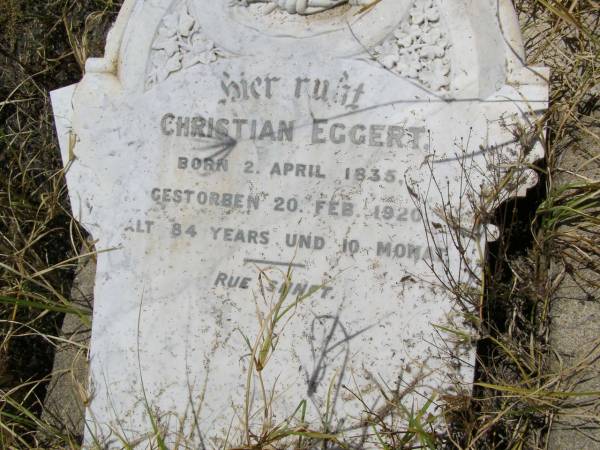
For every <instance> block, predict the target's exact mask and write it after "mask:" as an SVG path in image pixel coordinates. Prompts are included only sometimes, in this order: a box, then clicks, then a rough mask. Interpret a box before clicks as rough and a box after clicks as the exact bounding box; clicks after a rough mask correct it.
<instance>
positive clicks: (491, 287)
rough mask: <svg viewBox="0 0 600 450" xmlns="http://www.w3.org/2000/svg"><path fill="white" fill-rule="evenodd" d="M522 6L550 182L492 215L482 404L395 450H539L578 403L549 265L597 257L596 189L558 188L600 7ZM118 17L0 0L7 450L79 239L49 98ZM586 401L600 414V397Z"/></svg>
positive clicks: (1, 440) (81, 5)
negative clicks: (540, 93) (555, 335)
mask: <svg viewBox="0 0 600 450" xmlns="http://www.w3.org/2000/svg"><path fill="white" fill-rule="evenodd" d="M515 4H516V6H517V10H518V12H519V15H520V19H521V22H522V26H523V29H524V33H525V35H526V37H527V50H528V59H529V62H530V63H532V64H540V65H546V66H548V67H550V68H551V70H552V79H551V96H552V104H551V108H550V110H549V112H548V114H547V117H546V119H547V124H548V130H549V143H548V146H547V151H546V158H545V160H544V161H541V162H540V163H539V167H537V169H538V171H539V172H540V174H541V175H542V180H543V183H541V185H540V186H539V187H538V188H536V189H535V190H533V191H531V192H530V193H529V195H528V197H527V198H525V199H517V200H514V201H512V202H510V203H509V204H505V205H503V207H501V208H500V209H499V211H498V212H497V214H496V220H497V222H498V224H500V225H501V227H502V229H503V234H502V239H501V240H499V241H498V242H497V243H496V244H494V245H492V246H491V247H490V255H491V256H490V265H489V267H490V269H489V273H488V277H487V288H488V295H487V299H486V301H487V303H486V307H485V316H484V318H485V321H484V323H483V324H482V330H481V332H482V336H483V339H482V340H481V342H480V344H479V355H480V361H479V367H478V375H477V377H478V379H477V381H478V387H477V388H476V391H475V396H474V397H473V398H448V399H445V400H446V417H447V419H448V420H450V422H451V423H452V424H453V427H452V432H451V435H450V436H447V437H446V438H439V437H436V436H434V435H430V434H429V433H426V432H424V434H422V435H421V441H419V436H418V434H416V435H415V436H413V437H414V438H415V439H409V440H407V441H405V440H403V439H399V440H398V441H395V444H394V445H396V446H398V445H401V447H399V448H415V447H414V446H415V445H427V446H428V447H430V448H432V446H437V447H438V448H441V447H443V446H445V447H448V448H470V449H507V448H516V449H519V448H524V449H543V448H546V444H547V430H548V426H549V424H550V422H551V420H552V417H553V416H554V415H555V414H556V413H557V412H560V411H561V409H562V408H564V407H566V406H567V403H568V402H567V400H569V399H571V398H572V397H571V396H570V395H569V386H568V384H565V383H564V373H562V374H557V373H552V370H550V368H549V367H550V366H549V358H550V356H551V354H552V349H551V347H550V344H549V340H548V336H549V309H550V306H551V299H552V294H553V290H554V289H555V287H556V283H555V281H556V280H554V279H551V278H550V277H549V276H548V270H549V267H548V266H549V259H548V255H551V254H552V255H557V254H558V255H561V254H570V255H575V256H576V257H577V258H580V259H582V260H584V261H594V258H598V256H599V255H598V253H599V250H598V249H599V248H600V241H599V239H598V234H597V229H598V228H597V226H598V219H597V213H596V212H597V210H598V208H599V195H600V194H599V184H598V180H597V179H596V180H594V179H590V178H589V177H588V178H585V177H578V176H577V174H569V175H570V176H571V175H573V176H574V178H571V180H572V184H571V185H569V186H568V187H567V188H561V187H559V184H558V183H557V178H558V179H559V180H564V176H565V172H564V170H561V167H560V161H561V155H562V154H563V153H564V152H565V151H569V149H570V148H572V147H573V146H574V145H575V144H576V143H577V142H579V141H581V140H582V139H586V140H587V141H586V142H588V143H589V144H587V145H588V146H589V148H590V149H594V148H595V151H591V154H590V158H591V159H593V158H596V159H597V158H598V157H599V156H598V151H597V149H598V148H600V138H599V134H598V128H597V127H596V128H593V114H594V111H597V109H598V100H599V95H600V92H599V88H598V86H599V82H600V72H599V71H598V65H599V63H600V61H599V54H600V46H599V42H598V41H599V35H600V33H599V29H598V27H599V26H600V24H599V21H600V15H599V13H598V11H599V9H600V5H599V4H598V2H594V1H591V0H579V1H577V0H515ZM118 7H119V2H117V1H114V2H113V1H111V0H82V1H77V0H49V1H46V2H37V1H34V0H0V124H1V125H0V127H1V128H0V186H1V187H0V320H1V322H0V330H1V332H2V341H1V344H0V389H1V391H0V392H1V396H2V397H1V398H0V447H1V448H31V447H34V446H35V445H36V441H35V430H36V429H37V428H39V427H43V426H44V424H42V423H40V421H39V419H38V417H39V412H40V407H41V400H42V399H43V397H44V394H45V386H46V384H45V382H44V381H45V380H46V379H47V377H48V375H49V371H50V370H51V367H52V358H53V350H54V347H55V345H56V336H57V335H58V330H59V328H60V325H61V321H62V317H63V315H64V313H65V312H66V311H69V310H70V308H72V306H71V303H70V298H69V289H70V286H71V283H72V277H73V272H74V267H75V266H76V263H77V255H78V251H79V249H80V248H81V245H82V243H83V241H84V239H83V236H82V232H81V230H79V228H78V227H77V224H76V223H74V221H73V220H72V218H71V215H70V212H69V211H70V208H69V204H68V199H67V196H66V188H65V184H64V180H63V176H62V173H61V171H60V168H61V164H60V161H59V151H58V149H57V144H56V137H55V133H54V128H53V123H52V116H51V111H50V107H49V100H48V92H49V91H50V90H52V89H55V88H58V87H61V86H64V85H67V84H69V83H72V82H76V81H78V79H79V78H80V77H81V70H82V66H83V61H84V60H85V58H86V57H87V56H89V55H92V54H96V55H97V54H100V53H101V51H100V48H101V47H100V45H101V44H100V43H101V42H102V40H103V35H104V32H105V30H106V26H107V24H108V23H109V22H110V21H111V20H112V19H113V18H114V15H115V13H116V12H117V10H118ZM595 230H596V231H595ZM582 236H583V237H582ZM595 261H597V259H596V260H595ZM596 264H597V263H596ZM591 268H592V271H593V272H594V273H598V272H600V270H599V269H598V266H597V265H596V266H594V265H592V266H591ZM597 279H598V278H596V280H597ZM591 282H592V283H593V282H594V281H593V277H591ZM589 363H590V362H589V361H587V362H586V361H582V362H580V364H583V365H585V364H589ZM567 369H568V370H572V371H578V370H580V369H581V367H574V368H567ZM588 401H590V402H595V403H596V404H600V399H599V398H598V396H596V397H593V396H592V398H590V399H588ZM376 419H377V417H376V415H374V419H373V420H375V421H376ZM384 431H385V432H386V433H387V434H388V435H393V430H384ZM448 437H449V438H451V439H448ZM57 439H58V440H59V441H60V439H61V437H60V435H59V434H58V433H57ZM427 439H435V442H430V441H427ZM423 440H425V441H427V442H425V444H423ZM419 442H421V444H419ZM57 445H58V444H57ZM61 445H63V446H64V447H70V446H74V445H75V444H73V443H69V442H66V441H63V442H62V444H61ZM253 448H257V449H258V448H262V447H253ZM382 448H386V446H385V445H383V444H382ZM389 448H396V447H392V446H390V447H389Z"/></svg>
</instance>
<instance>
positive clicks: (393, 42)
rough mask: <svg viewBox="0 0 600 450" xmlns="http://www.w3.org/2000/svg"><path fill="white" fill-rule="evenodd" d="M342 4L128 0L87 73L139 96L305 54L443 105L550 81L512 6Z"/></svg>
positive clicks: (409, 0) (417, 0)
mask: <svg viewBox="0 0 600 450" xmlns="http://www.w3.org/2000/svg"><path fill="white" fill-rule="evenodd" d="M309 3H310V2H309ZM331 3H333V2H331ZM346 3H347V2H337V6H336V7H334V8H325V10H324V12H320V13H318V14H315V15H311V16H299V15H291V14H289V13H287V12H286V10H285V8H280V7H278V8H277V10H276V11H272V7H271V6H270V5H276V4H270V3H268V2H265V3H256V4H253V3H251V4H245V5H244V4H242V3H239V4H237V3H236V2H228V1H218V2H214V1H211V0H176V1H172V2H169V1H158V0H154V1H146V2H139V1H137V0H127V1H126V2H125V4H124V5H123V8H122V10H121V13H120V14H119V17H118V19H117V22H116V24H115V27H114V28H113V30H112V31H111V33H110V35H109V38H108V41H107V46H106V53H105V56H104V57H103V58H91V59H89V60H88V62H87V65H86V70H87V73H88V74H105V75H112V76H115V77H117V79H118V81H119V83H120V86H119V88H120V89H126V90H131V91H135V90H141V89H147V88H148V86H149V85H152V84H154V82H155V81H157V80H160V79H161V78H166V77H168V76H170V75H173V74H175V73H178V72H180V71H182V70H185V69H186V68H187V67H190V66H193V65H196V64H210V63H212V62H214V61H216V60H217V59H221V58H240V57H256V58H278V59H281V60H282V61H285V60H286V59H288V58H290V57H294V58H297V57H299V56H300V55H303V54H304V55H306V57H308V58H312V59H320V58H323V59H327V58H330V57H340V58H359V59H363V60H365V62H369V63H372V64H382V65H384V66H385V67H386V68H388V69H390V70H392V71H395V72H397V73H398V74H399V75H401V76H404V77H406V78H408V79H411V80H416V81H417V82H419V83H420V84H421V85H422V86H423V87H424V88H426V89H429V90H431V91H433V92H434V93H437V94H440V95H443V96H444V98H447V99H449V98H480V99H484V98H486V97H487V96H489V95H491V94H493V93H494V92H496V91H498V90H499V89H500V88H501V87H502V86H503V85H505V84H518V85H527V84H531V85H543V84H544V81H543V80H544V76H545V71H544V70H543V69H541V68H537V69H535V70H532V69H531V68H528V67H527V66H526V65H525V63H524V61H525V58H524V49H523V43H522V38H521V33H520V30H519V24H518V21H517V18H516V15H515V11H514V8H513V6H512V4H511V2H510V1H509V0H452V1H450V0H394V1H390V0H384V1H382V2H380V3H377V4H375V5H374V6H373V7H372V8H370V9H367V10H366V11H365V12H363V13H359V12H358V11H357V9H358V7H350V5H347V4H346ZM356 3H361V1H357V2H356ZM267 12H270V13H267ZM317 49H318V51H316V50H317ZM423 56H425V58H423ZM419 58H420V59H421V60H423V59H426V60H428V61H427V64H428V65H426V66H425V67H423V64H422V63H421V64H419V63H418V61H415V60H416V59H419ZM417 73H419V74H420V75H416V74H417ZM153 77H154V79H153ZM419 78H421V79H419ZM425 78H427V79H429V80H431V81H430V82H427V81H423V79H425Z"/></svg>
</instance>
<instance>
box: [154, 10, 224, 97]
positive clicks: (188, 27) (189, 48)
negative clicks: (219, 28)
mask: <svg viewBox="0 0 600 450" xmlns="http://www.w3.org/2000/svg"><path fill="white" fill-rule="evenodd" d="M223 56H225V54H224V52H223V51H221V50H220V49H219V48H218V47H217V46H216V45H215V43H214V42H213V41H211V40H210V39H208V38H207V37H206V36H205V35H204V34H203V32H202V28H201V27H200V25H199V24H198V21H197V20H196V19H195V18H194V17H193V16H192V15H191V14H190V11H189V7H188V5H187V4H186V3H185V2H183V3H181V4H180V5H179V6H178V8H176V9H175V10H174V11H172V12H171V13H170V14H168V15H166V16H165V17H164V18H163V19H162V21H161V24H160V26H159V28H158V32H157V34H156V36H155V38H154V42H153V43H152V51H151V54H150V67H149V70H148V76H147V79H146V87H147V88H150V87H152V86H154V85H155V84H157V83H160V82H161V81H164V80H166V79H167V78H168V77H169V76H170V75H171V74H172V73H175V72H177V71H179V70H181V69H185V68H188V67H191V66H194V65H196V64H210V63H212V62H214V61H216V60H217V59H218V58H219V57H223Z"/></svg>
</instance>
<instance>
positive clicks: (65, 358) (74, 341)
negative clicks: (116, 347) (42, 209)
mask: <svg viewBox="0 0 600 450" xmlns="http://www.w3.org/2000/svg"><path fill="white" fill-rule="evenodd" d="M95 274H96V260H95V257H94V256H88V257H85V258H84V259H82V260H81V261H80V263H79V267H78V269H77V275H76V277H75V280H74V283H73V288H72V291H71V298H72V302H73V305H74V306H75V307H78V308H82V309H83V310H86V311H87V310H89V311H90V312H91V311H92V307H93V301H94V297H93V295H94V277H95ZM89 317H90V320H91V314H90V316H89ZM90 337H91V330H90V328H89V326H88V325H86V324H84V323H83V322H82V320H81V319H80V317H79V316H78V315H76V314H67V315H66V316H65V319H64V322H63V327H62V331H61V338H62V341H61V343H60V344H59V346H58V347H57V349H56V355H55V357H54V366H53V369H52V379H51V381H50V385H49V387H48V393H47V394H46V400H45V402H44V412H43V414H42V420H43V421H44V422H45V423H47V424H49V425H51V426H52V427H53V428H55V429H56V430H58V431H60V432H61V433H64V434H65V435H67V436H69V437H71V438H73V439H80V438H82V437H83V433H84V420H85V403H86V398H87V396H88V392H87V385H88V376H89V363H88V348H89V342H90ZM41 438H42V439H44V438H47V437H46V436H41Z"/></svg>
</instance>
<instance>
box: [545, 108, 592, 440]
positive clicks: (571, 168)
mask: <svg viewBox="0 0 600 450" xmlns="http://www.w3.org/2000/svg"><path fill="white" fill-rule="evenodd" d="M596 117H597V118H598V120H599V122H600V114H597V113H596ZM597 123H598V122H597ZM590 131H593V132H594V133H595V134H596V136H598V132H600V127H595V128H590ZM599 150H600V148H599V147H598V141H597V140H595V139H594V138H593V136H590V135H585V136H584V135H582V136H580V139H579V140H577V141H576V142H574V143H573V144H572V145H571V146H569V148H567V149H566V150H565V151H564V153H563V155H562V159H561V161H560V164H559V167H560V172H559V173H558V174H556V175H557V178H556V186H557V187H558V186H566V185H568V184H570V183H577V182H581V181H582V180H588V181H590V180H595V181H598V180H600V160H599V159H598V152H599ZM588 213H590V214H596V215H597V214H600V211H594V210H589V211H588ZM559 232H562V233H569V234H570V235H571V236H570V239H573V242H577V241H578V240H579V239H582V240H584V239H585V240H588V242H591V243H595V244H592V245H596V246H598V245H600V242H599V236H600V227H598V226H590V227H588V228H587V229H585V230H583V229H579V228H577V227H568V226H564V227H562V228H561V229H560V230H559ZM559 250H561V251H558V252H556V257H555V259H554V261H553V274H554V277H555V279H557V277H564V279H563V280H562V282H561V283H560V286H559V288H558V290H557V292H556V294H555V296H554V299H553V301H552V305H551V317H552V326H551V334H550V345H551V347H552V349H553V351H555V352H556V354H557V358H556V359H555V360H554V362H553V366H552V368H553V370H554V371H556V372H559V373H560V374H561V380H562V384H561V390H565V391H572V392H573V393H580V394H582V395H581V396H580V397H574V398H572V399H571V400H569V401H567V402H565V404H563V405H561V410H560V413H559V414H558V415H557V417H556V418H555V420H554V422H553V426H552V430H551V433H550V439H549V448H550V449H551V450H562V449H567V448H577V449H579V448H581V449H586V450H587V449H590V450H594V449H600V395H599V394H598V393H600V279H599V277H598V273H599V268H600V258H598V257H597V256H594V255H590V254H589V252H585V251H584V252H575V251H574V250H572V249H571V250H569V251H562V249H559ZM584 253H585V254H586V256H584ZM586 393H587V394H586ZM594 393H595V394H594Z"/></svg>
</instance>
